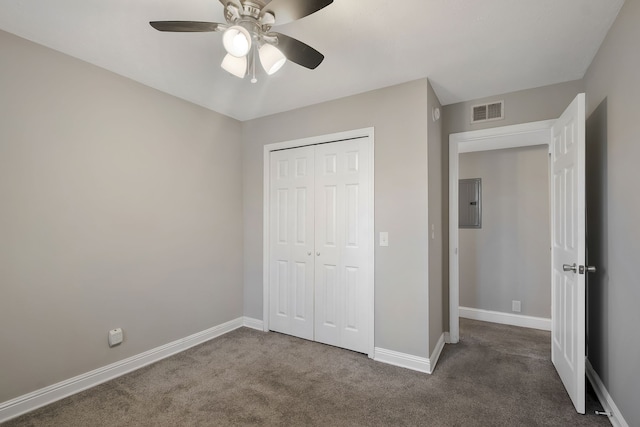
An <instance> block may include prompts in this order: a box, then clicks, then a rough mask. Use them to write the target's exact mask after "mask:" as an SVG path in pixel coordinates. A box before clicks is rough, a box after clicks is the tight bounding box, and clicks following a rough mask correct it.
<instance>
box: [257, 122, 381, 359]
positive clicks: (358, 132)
mask: <svg viewBox="0 0 640 427" xmlns="http://www.w3.org/2000/svg"><path fill="white" fill-rule="evenodd" d="M359 138H369V141H370V144H371V146H370V150H371V156H370V160H369V162H370V164H369V177H368V178H369V180H370V183H371V185H370V190H369V191H370V194H369V197H370V200H371V206H372V209H371V210H370V212H369V223H370V224H372V227H371V230H370V237H369V239H370V253H369V255H368V257H367V258H368V260H369V261H368V266H369V269H370V272H369V274H370V276H369V277H371V278H372V280H371V289H370V291H369V295H370V301H369V322H368V323H369V345H368V348H369V352H368V356H369V357H370V358H373V357H374V355H375V342H374V337H375V331H374V326H375V316H374V313H375V306H374V303H375V295H374V293H375V274H374V273H375V268H374V267H375V257H374V253H375V251H374V249H375V244H374V243H375V235H374V234H375V233H374V230H375V222H374V219H375V218H374V209H373V206H375V200H374V194H375V191H374V190H375V180H374V176H375V174H374V163H375V162H374V157H375V150H374V147H375V143H374V128H373V127H369V128H362V129H355V130H350V131H345V132H338V133H332V134H327V135H320V136H313V137H309V138H302V139H296V140H291V141H283V142H276V143H272V144H267V145H265V146H264V155H263V178H262V183H263V199H262V203H263V205H262V212H263V221H262V230H263V238H262V303H263V305H262V319H263V322H264V331H265V332H268V331H269V259H270V253H269V238H270V236H269V220H270V218H269V200H270V194H269V192H270V186H269V179H270V166H271V162H270V161H269V158H270V153H271V152H272V151H276V150H285V149H287V148H296V147H305V146H309V145H316V144H324V143H330V142H339V141H345V140H350V139H359Z"/></svg>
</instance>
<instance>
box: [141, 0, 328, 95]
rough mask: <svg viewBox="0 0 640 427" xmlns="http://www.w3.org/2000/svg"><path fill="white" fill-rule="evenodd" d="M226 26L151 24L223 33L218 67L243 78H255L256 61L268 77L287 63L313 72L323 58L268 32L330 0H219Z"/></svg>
mask: <svg viewBox="0 0 640 427" xmlns="http://www.w3.org/2000/svg"><path fill="white" fill-rule="evenodd" d="M220 3H222V5H223V6H224V17H225V20H226V21H227V23H226V24H218V23H216V22H200V21H152V22H149V24H151V26H152V27H153V28H155V29H156V30H158V31H171V32H208V31H219V32H223V36H222V43H223V45H224V48H225V50H226V51H227V55H226V56H225V57H224V59H223V61H222V64H221V66H222V68H223V69H224V70H225V71H227V72H229V73H231V74H233V75H235V76H237V77H239V78H241V79H243V78H244V77H245V76H246V75H247V74H250V75H251V82H252V83H255V82H257V79H256V61H257V58H259V59H260V63H261V64H262V67H263V68H264V70H265V72H266V73H267V74H268V75H271V74H274V73H275V72H276V71H278V70H279V69H280V68H282V66H283V65H284V64H285V62H286V61H287V60H289V61H291V62H295V63H296V64H298V65H301V66H303V67H306V68H308V69H311V70H313V69H315V68H316V67H318V65H320V63H322V61H323V60H324V55H322V54H321V53H320V52H318V51H317V50H315V49H314V48H312V47H311V46H309V45H307V44H305V43H303V42H301V41H300V40H296V39H294V38H293V37H289V36H287V35H284V34H281V33H276V32H272V31H271V28H272V27H273V26H274V25H276V22H277V23H278V25H281V24H286V23H288V22H291V21H295V20H296V19H300V18H304V17H305V16H308V15H311V14H312V13H315V12H317V11H319V10H320V9H323V8H325V7H327V6H329V5H330V4H331V3H333V0H220Z"/></svg>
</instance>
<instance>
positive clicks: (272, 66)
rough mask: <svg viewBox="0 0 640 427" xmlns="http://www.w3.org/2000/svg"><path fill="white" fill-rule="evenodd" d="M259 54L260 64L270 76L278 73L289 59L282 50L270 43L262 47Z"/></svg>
mask: <svg viewBox="0 0 640 427" xmlns="http://www.w3.org/2000/svg"><path fill="white" fill-rule="evenodd" d="M258 54H259V55H260V63H261V64H262V67H263V68H264V70H265V71H266V72H267V74H268V75H272V74H274V73H276V72H277V71H278V70H279V69H280V68H282V66H283V65H284V64H285V62H287V57H286V56H284V54H283V53H282V52H281V51H280V49H278V48H277V47H275V46H273V45H270V44H268V43H266V44H264V45H262V47H261V48H260V50H259V52H258Z"/></svg>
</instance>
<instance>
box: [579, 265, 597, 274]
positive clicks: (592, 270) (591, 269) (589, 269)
mask: <svg viewBox="0 0 640 427" xmlns="http://www.w3.org/2000/svg"><path fill="white" fill-rule="evenodd" d="M585 271H586V272H587V273H595V272H596V268H595V267H594V266H592V265H581V266H580V267H578V273H580V274H584V273H585Z"/></svg>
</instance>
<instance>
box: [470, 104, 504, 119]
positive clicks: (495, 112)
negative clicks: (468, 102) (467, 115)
mask: <svg viewBox="0 0 640 427" xmlns="http://www.w3.org/2000/svg"><path fill="white" fill-rule="evenodd" d="M501 119H504V101H498V102H492V103H490V104H482V105H474V106H473V107H471V123H480V122H488V121H491V120H501Z"/></svg>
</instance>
